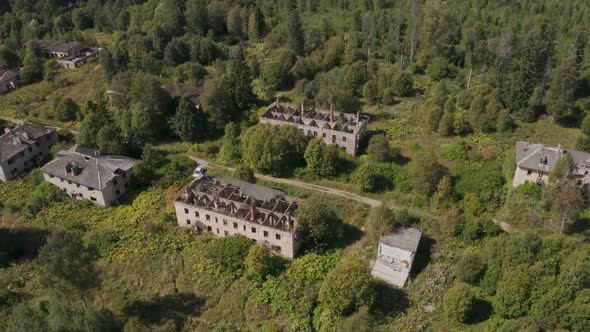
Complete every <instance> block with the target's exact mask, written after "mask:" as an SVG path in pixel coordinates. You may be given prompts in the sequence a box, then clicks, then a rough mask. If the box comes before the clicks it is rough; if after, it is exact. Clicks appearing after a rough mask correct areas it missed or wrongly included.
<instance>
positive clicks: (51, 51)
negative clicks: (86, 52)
mask: <svg viewBox="0 0 590 332" xmlns="http://www.w3.org/2000/svg"><path fill="white" fill-rule="evenodd" d="M37 44H38V45H39V48H41V54H42V55H43V56H44V57H45V58H47V59H61V58H65V57H69V56H72V55H76V54H78V53H79V52H80V51H81V50H82V49H83V48H84V46H83V45H82V43H79V42H63V41H59V40H43V39H41V40H37Z"/></svg>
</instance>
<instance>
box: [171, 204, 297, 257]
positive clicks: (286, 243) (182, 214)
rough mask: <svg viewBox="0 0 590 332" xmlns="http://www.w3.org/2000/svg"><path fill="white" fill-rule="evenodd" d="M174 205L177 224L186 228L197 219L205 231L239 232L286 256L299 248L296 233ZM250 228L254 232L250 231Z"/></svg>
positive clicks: (227, 234)
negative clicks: (277, 248) (278, 248)
mask: <svg viewBox="0 0 590 332" xmlns="http://www.w3.org/2000/svg"><path fill="white" fill-rule="evenodd" d="M174 207H175V210H176V219H177V222H178V226H181V227H187V228H188V227H195V225H196V223H197V221H199V222H200V223H202V224H204V225H205V226H206V227H207V229H205V230H203V231H205V232H207V231H208V232H210V233H213V234H215V235H218V236H229V235H237V234H239V235H243V236H245V237H247V238H249V239H252V240H255V241H256V243H258V244H267V245H272V246H278V247H280V248H281V249H280V251H278V250H276V251H275V252H277V253H279V254H281V255H282V256H285V257H287V258H293V257H295V254H296V253H297V250H299V246H300V241H299V239H298V234H296V233H292V232H288V231H284V230H280V229H276V228H273V227H268V226H262V225H260V224H258V223H256V222H249V221H245V220H242V219H237V218H233V217H231V216H228V215H225V214H222V213H218V212H214V211H210V210H207V209H203V208H200V207H196V206H193V205H190V204H185V203H182V202H178V201H177V202H174ZM207 216H208V217H207ZM209 228H210V230H209ZM252 228H254V229H255V230H256V232H252ZM265 232H266V233H265ZM277 235H279V236H280V239H277Z"/></svg>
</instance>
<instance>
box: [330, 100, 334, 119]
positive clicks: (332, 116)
mask: <svg viewBox="0 0 590 332" xmlns="http://www.w3.org/2000/svg"><path fill="white" fill-rule="evenodd" d="M330 122H334V104H332V103H330Z"/></svg>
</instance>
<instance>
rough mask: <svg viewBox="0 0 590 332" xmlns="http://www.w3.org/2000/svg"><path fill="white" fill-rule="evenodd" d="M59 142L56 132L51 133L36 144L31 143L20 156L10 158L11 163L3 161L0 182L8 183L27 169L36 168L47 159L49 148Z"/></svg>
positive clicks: (0, 165) (0, 167)
mask: <svg viewBox="0 0 590 332" xmlns="http://www.w3.org/2000/svg"><path fill="white" fill-rule="evenodd" d="M58 141H59V135H58V134H57V131H53V132H51V133H49V134H46V135H44V136H42V137H40V138H39V139H38V140H37V143H33V144H31V145H29V146H28V148H26V149H25V150H24V151H23V152H22V153H21V155H20V156H19V155H17V156H15V157H12V162H11V163H9V162H8V161H3V162H2V163H1V164H0V169H1V171H0V180H1V181H8V180H11V179H14V178H15V177H17V176H18V175H19V174H21V173H22V172H23V171H25V170H27V169H31V168H33V167H35V166H38V165H39V163H40V162H42V161H43V159H45V158H47V156H48V155H49V153H50V151H51V147H52V146H53V145H54V144H55V143H57V142H58Z"/></svg>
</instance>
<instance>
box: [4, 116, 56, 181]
mask: <svg viewBox="0 0 590 332" xmlns="http://www.w3.org/2000/svg"><path fill="white" fill-rule="evenodd" d="M58 141H59V136H58V134H57V129H56V128H55V127H50V126H45V125H41V124H34V123H31V122H24V123H23V124H21V125H19V126H17V127H15V128H13V129H10V128H5V129H4V134H3V135H1V136H0V181H8V180H11V179H14V178H15V177H17V176H18V175H19V174H21V173H22V172H24V171H25V170H28V169H31V168H33V167H35V166H37V165H39V164H40V163H41V162H42V161H43V160H44V159H45V158H47V156H49V153H50V151H51V147H52V146H53V145H54V144H55V143H57V142H58Z"/></svg>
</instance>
